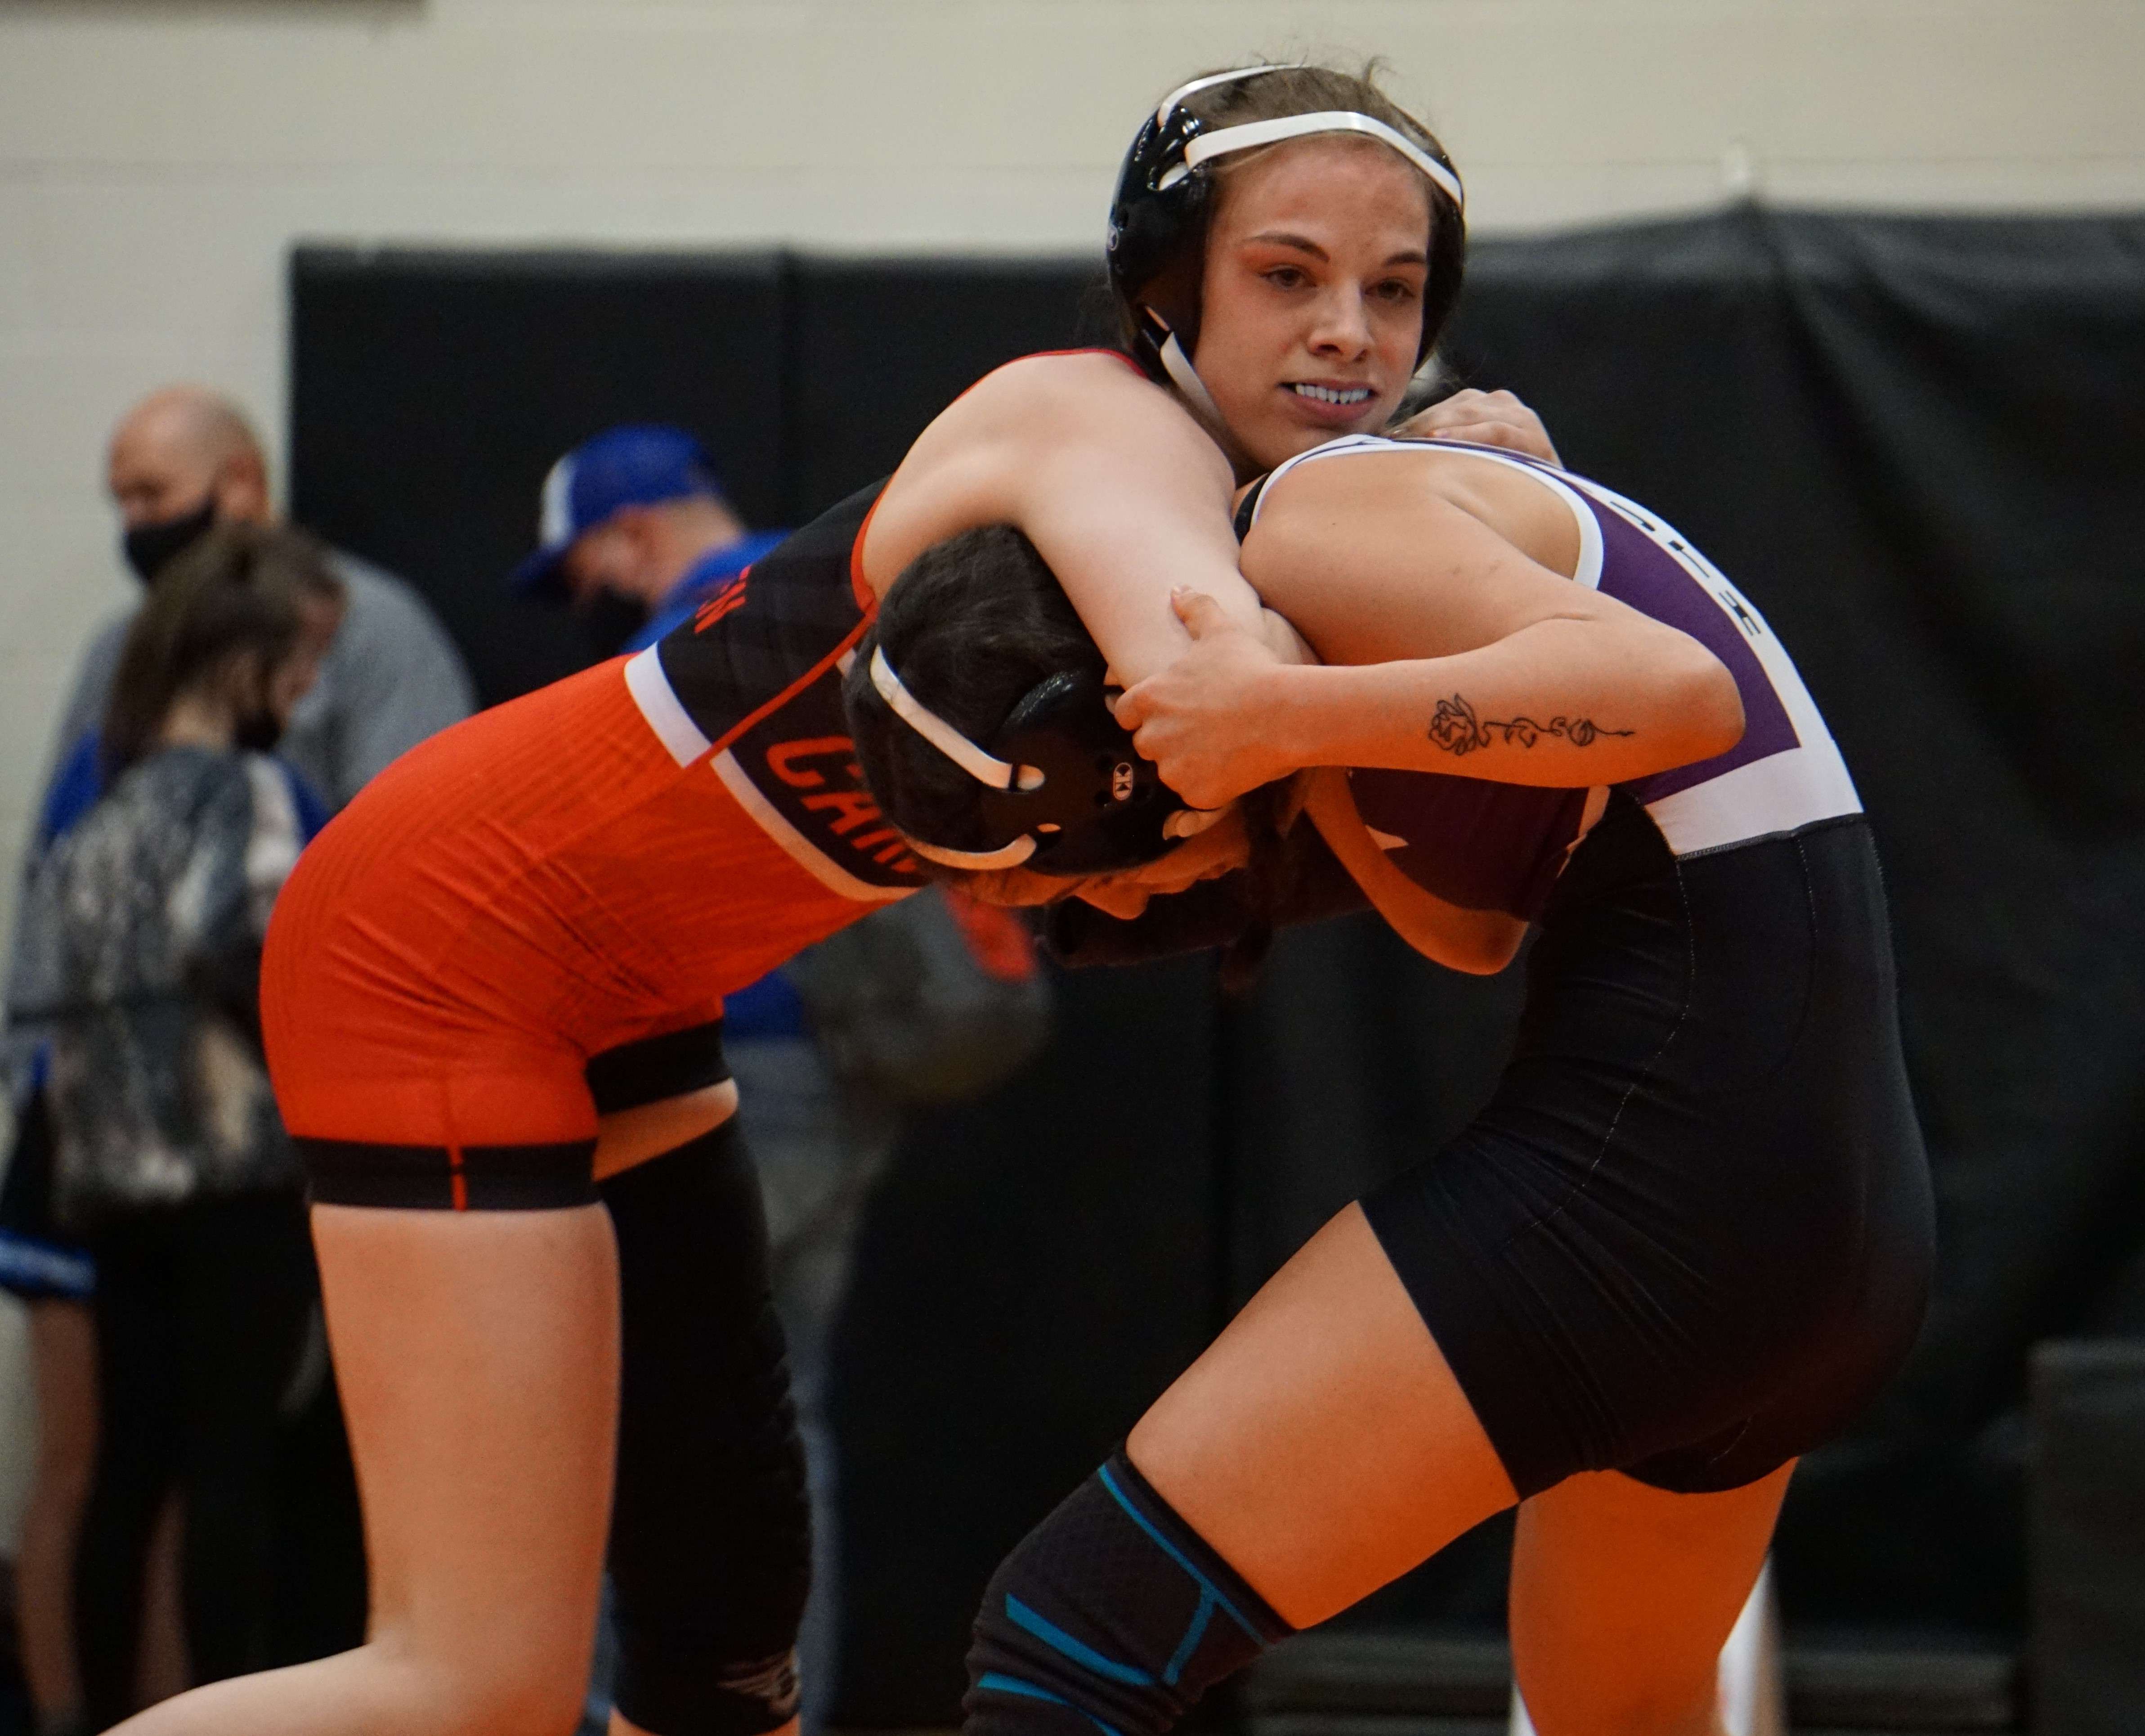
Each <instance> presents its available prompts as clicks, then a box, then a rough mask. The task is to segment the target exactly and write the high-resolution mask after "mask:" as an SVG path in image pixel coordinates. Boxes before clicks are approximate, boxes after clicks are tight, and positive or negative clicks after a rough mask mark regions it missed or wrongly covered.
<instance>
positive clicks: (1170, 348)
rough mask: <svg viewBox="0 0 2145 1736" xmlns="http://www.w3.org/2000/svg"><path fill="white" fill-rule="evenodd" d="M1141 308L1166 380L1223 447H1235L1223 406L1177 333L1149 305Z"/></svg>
mask: <svg viewBox="0 0 2145 1736" xmlns="http://www.w3.org/2000/svg"><path fill="white" fill-rule="evenodd" d="M1140 312H1141V313H1142V315H1143V316H1145V317H1146V319H1147V340H1148V341H1149V342H1151V343H1152V344H1153V346H1154V347H1155V352H1156V353H1157V355H1158V356H1161V358H1162V371H1163V372H1164V373H1165V374H1167V375H1168V376H1169V383H1170V384H1171V385H1172V386H1175V387H1176V388H1177V392H1178V394H1179V395H1181V396H1182V398H1183V400H1184V402H1185V407H1186V408H1187V409H1188V410H1191V412H1192V415H1194V416H1196V417H1197V419H1198V420H1199V422H1200V425H1202V427H1204V428H1205V429H1206V430H1207V432H1208V433H1209V434H1211V435H1213V436H1214V438H1215V439H1216V440H1218V441H1220V442H1221V444H1222V448H1223V450H1227V451H1233V450H1236V442H1235V440H1234V438H1233V437H1232V435H1230V433H1229V425H1228V423H1227V422H1226V421H1224V420H1222V406H1221V405H1218V404H1217V403H1216V402H1215V401H1214V395H1213V394H1212V392H1210V391H1208V390H1207V382H1206V381H1203V380H1202V379H1201V378H1200V377H1199V371H1198V370H1197V368H1195V367H1193V366H1192V358H1191V357H1190V356H1187V355H1186V354H1185V353H1184V346H1183V345H1182V344H1180V343H1179V342H1177V334H1176V333H1175V332H1174V331H1171V330H1170V329H1169V322H1168V321H1167V320H1165V319H1163V318H1162V316H1161V315H1160V314H1158V313H1157V312H1156V311H1154V310H1153V309H1152V307H1146V306H1142V308H1141V309H1140Z"/></svg>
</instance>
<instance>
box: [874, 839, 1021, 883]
mask: <svg viewBox="0 0 2145 1736" xmlns="http://www.w3.org/2000/svg"><path fill="white" fill-rule="evenodd" d="M904 838H905V840H906V842H907V843H908V848H910V849H912V850H913V851H915V852H916V853H917V854H918V855H919V856H925V857H928V858H930V859H931V860H932V861H933V862H938V863H944V864H945V865H946V866H947V867H948V868H974V869H976V870H978V872H980V873H988V872H990V870H992V869H993V868H1018V867H1019V866H1020V865H1021V863H1023V862H1025V861H1027V860H1028V858H1029V857H1031V856H1033V854H1034V853H1035V834H1034V833H1033V832H1023V833H1021V835H1020V836H1019V837H1018V838H1015V839H1014V840H1013V842H1012V843H1009V844H1008V845H1007V846H1006V847H1005V848H1003V850H949V849H948V848H945V847H944V846H943V844H927V843H923V842H922V841H921V840H920V839H918V838H906V834H904Z"/></svg>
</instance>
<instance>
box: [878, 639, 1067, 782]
mask: <svg viewBox="0 0 2145 1736" xmlns="http://www.w3.org/2000/svg"><path fill="white" fill-rule="evenodd" d="M871 678H872V685H873V687H875V688H877V689H878V696H879V697H880V698H881V699H883V700H885V701H886V703H887V704H889V705H891V706H892V707H893V712H894V715H895V716H896V717H898V718H899V719H901V720H902V722H903V723H904V724H908V727H909V728H910V729H913V730H914V731H915V732H916V733H917V734H918V735H920V736H922V737H923V739H924V740H926V741H928V742H929V743H930V744H931V745H932V746H933V747H934V748H936V749H938V751H939V752H940V753H941V754H944V755H945V756H946V757H947V758H948V759H950V760H952V761H953V764H956V765H958V767H960V769H962V770H963V771H964V772H966V773H968V775H969V776H970V777H971V778H974V779H975V780H976V782H977V783H988V785H989V786H990V787H991V788H993V789H1040V788H1043V773H1042V772H1041V770H1040V769H1038V768H1037V767H1035V766H1032V765H1023V766H1013V765H1010V764H1008V763H1007V762H1006V761H1004V760H1003V759H996V758H994V757H993V756H992V755H991V754H986V753H985V752H984V751H983V749H981V748H979V747H978V746H977V745H976V744H974V743H973V742H972V741H970V740H969V739H968V737H967V736H965V735H963V734H961V732H960V731H959V730H958V729H955V728H954V727H953V725H952V724H949V723H948V722H947V721H946V719H943V718H942V717H941V716H939V715H938V713H937V712H935V711H933V710H932V709H931V708H930V707H929V706H928V705H926V704H924V703H923V701H922V700H921V699H918V698H917V697H916V695H915V694H913V693H911V692H909V690H908V689H907V688H905V687H903V685H902V684H901V677H900V676H898V675H897V674H894V672H893V664H890V663H888V661H887V660H886V648H885V647H884V646H883V645H874V646H873V647H872V660H871Z"/></svg>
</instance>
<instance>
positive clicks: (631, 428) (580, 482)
mask: <svg viewBox="0 0 2145 1736" xmlns="http://www.w3.org/2000/svg"><path fill="white" fill-rule="evenodd" d="M722 491H723V490H722V485H721V484H720V483H719V481H717V480H716V479H715V470H714V465H712V464H710V463H709V461H708V454H707V450H706V448H704V446H702V445H701V444H700V443H699V441H698V440H694V438H693V436H692V435H689V434H688V433H686V431H685V430H684V429H682V428H673V427H671V426H669V425H668V424H666V423H662V422H635V423H630V424H629V425H626V426H625V427H623V428H606V429H605V430H604V431H603V432H602V433H601V434H599V435H595V437H594V438H593V439H590V440H583V441H582V442H581V443H580V445H578V446H576V447H575V448H574V450H572V451H570V452H569V453H568V454H567V455H565V457H564V458H562V459H560V460H559V461H558V462H557V463H556V464H555V465H552V466H551V470H550V475H547V476H545V479H544V494H543V504H542V505H541V506H540V508H539V510H538V514H537V520H536V539H537V547H536V551H535V554H533V555H530V556H529V558H528V559H527V560H524V561H523V562H522V563H521V564H520V565H519V566H517V567H515V570H514V571H513V574H512V575H511V576H510V578H509V579H508V580H507V583H508V584H510V586H512V588H513V589H515V590H518V591H533V590H538V589H542V588H543V587H544V586H545V585H546V584H550V583H551V582H552V581H553V579H555V576H556V575H557V571H558V566H559V560H560V556H561V555H564V554H565V552H566V550H568V549H569V548H570V547H571V546H572V545H573V543H574V540H575V538H576V537H578V536H580V535H581V533H582V532H583V531H585V530H595V527H596V526H597V525H600V524H602V523H603V522H604V521H605V520H606V519H608V518H610V515H612V514H613V513H615V512H616V511H617V510H619V508H620V507H621V506H653V505H655V504H656V503H657V502H659V501H662V500H684V499H685V498H686V497H687V496H689V495H716V496H718V497H719V496H720V495H721V494H722Z"/></svg>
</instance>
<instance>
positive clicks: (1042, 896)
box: [962, 808, 1251, 922]
mask: <svg viewBox="0 0 2145 1736" xmlns="http://www.w3.org/2000/svg"><path fill="white" fill-rule="evenodd" d="M1250 855H1251V844H1250V840H1249V838H1248V837H1247V834H1246V833H1245V831H1244V816H1243V812H1242V809H1241V808H1232V809H1231V810H1230V811H1229V812H1228V813H1226V814H1224V815H1223V816H1222V818H1220V819H1219V820H1217V822H1215V823H1214V824H1213V825H1212V826H1209V827H1208V828H1207V829H1206V830H1205V831H1204V832H1202V833H1200V834H1199V835H1198V836H1197V837H1196V838H1187V839H1186V840H1185V841H1184V842H1183V843H1181V844H1179V845H1178V846H1177V848H1175V849H1173V850H1172V851H1171V852H1170V853H1168V854H1167V856H1162V857H1158V858H1156V859H1155V860H1154V861H1152V862H1149V863H1142V865H1141V866H1140V867H1138V868H1119V869H1117V871H1115V872H1114V873H1107V874H1087V875H1083V876H1082V877H1080V878H1070V877H1068V876H1066V875H1063V874H1038V873H1035V872H1034V871H1033V869H1031V868H1004V869H1001V870H1000V871H999V872H998V873H995V874H978V875H975V876H974V877H973V878H969V879H967V880H964V881H963V883H962V887H963V890H964V891H966V892H968V893H971V894H973V896H974V897H976V898H981V899H982V900H983V902H984V903H987V904H1054V903H1057V902H1058V900H1059V899H1060V898H1084V899H1086V900H1087V903H1090V904H1092V905H1093V906H1094V907H1095V908H1097V909H1098V910H1107V912H1108V913H1110V914H1111V915H1112V916H1114V917H1117V918H1121V919H1122V920H1124V921H1127V922H1129V921H1131V920H1132V918H1134V917H1136V916H1137V915H1138V914H1139V913H1141V912H1142V910H1144V909H1146V908H1147V900H1148V899H1149V898H1153V897H1155V896H1156V895H1157V893H1172V892H1182V891H1184V890H1185V888H1187V887H1191V886H1196V885H1197V884H1198V883H1199V882H1201V881H1202V880H1214V879H1218V878H1220V877H1221V876H1222V875H1223V874H1226V873H1229V872H1230V871H1231V870H1232V869H1234V868H1242V866H1243V865H1244V863H1246V862H1247V860H1248V859H1249V858H1250Z"/></svg>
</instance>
